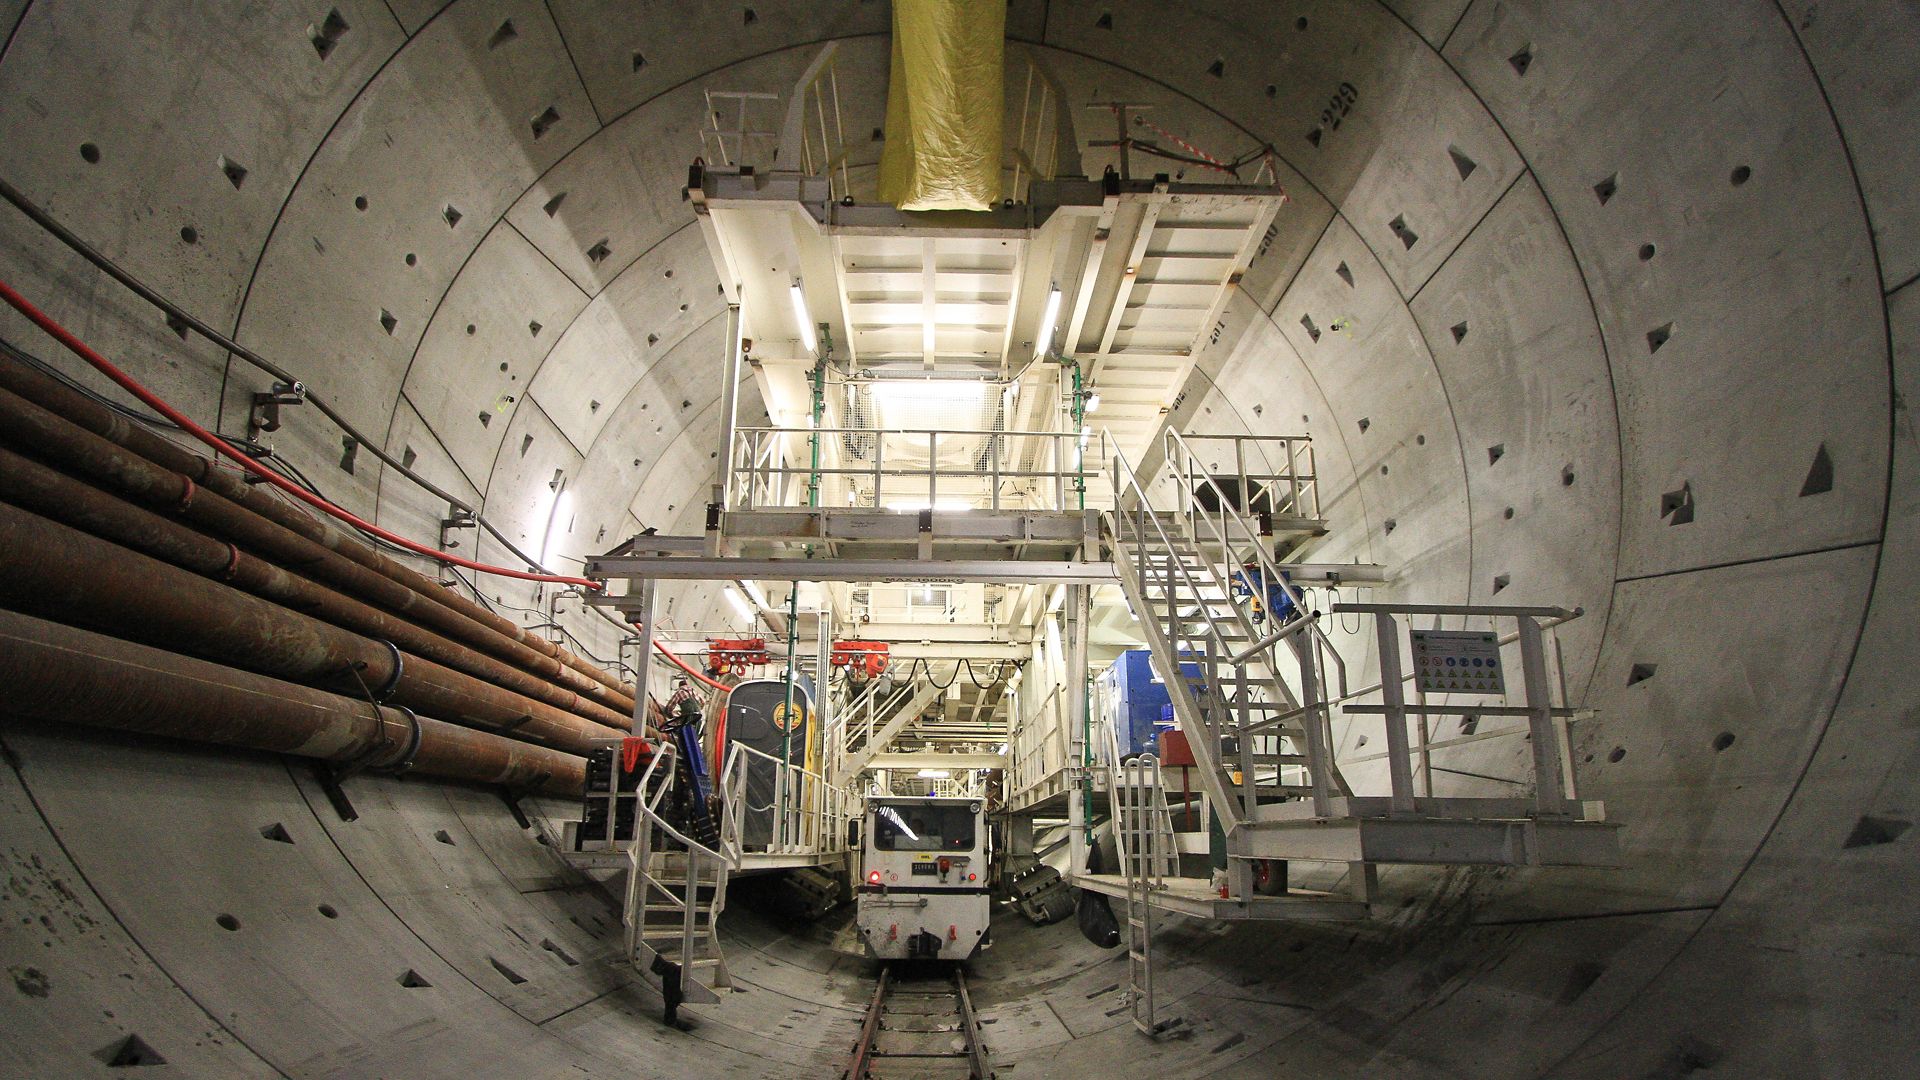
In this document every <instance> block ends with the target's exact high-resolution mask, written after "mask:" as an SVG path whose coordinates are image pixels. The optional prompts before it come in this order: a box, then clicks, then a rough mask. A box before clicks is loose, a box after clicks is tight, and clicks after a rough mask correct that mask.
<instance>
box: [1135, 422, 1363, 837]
mask: <svg viewBox="0 0 1920 1080" xmlns="http://www.w3.org/2000/svg"><path fill="white" fill-rule="evenodd" d="M1165 439H1166V450H1167V460H1168V462H1169V463H1174V462H1179V463H1181V465H1182V466H1183V467H1181V468H1178V469H1175V470H1172V475H1173V476H1174V477H1176V482H1177V484H1178V485H1179V491H1178V501H1177V505H1179V506H1180V507H1181V509H1180V510H1178V511H1176V512H1172V513H1167V512H1161V511H1156V510H1154V509H1153V508H1152V506H1151V505H1150V503H1149V502H1148V499H1147V496H1146V492H1145V489H1144V488H1143V486H1142V484H1141V482H1140V480H1139V478H1138V477H1137V476H1136V475H1135V474H1134V472H1133V467H1132V466H1131V465H1130V464H1129V463H1128V462H1127V460H1126V458H1125V457H1124V456H1121V455H1116V456H1115V457H1114V465H1113V468H1114V474H1115V475H1114V484H1115V490H1116V491H1117V492H1119V493H1120V498H1119V500H1118V506H1117V507H1116V509H1115V510H1114V512H1113V515H1112V519H1111V520H1112V529H1113V540H1114V564H1115V568H1116V570H1117V571H1118V572H1119V578H1120V584H1121V588H1122V590H1123V592H1124V593H1125V594H1126V597H1127V603H1128V605H1129V606H1130V607H1131V608H1132V609H1133V614H1134V617H1135V619H1136V620H1138V622H1139V623H1140V626H1141V628H1142V630H1143V631H1144V633H1145V636H1146V638H1147V641H1148V645H1149V647H1150V648H1151V649H1152V650H1153V654H1154V658H1155V662H1156V665H1157V666H1158V667H1160V668H1161V669H1162V673H1163V675H1165V674H1169V672H1168V670H1167V669H1170V668H1174V667H1176V666H1177V668H1178V669H1179V674H1178V675H1177V676H1174V677H1171V678H1169V680H1168V691H1169V695H1170V697H1171V698H1172V701H1173V707H1174V713H1175V716H1176V717H1177V718H1178V720H1179V723H1180V726H1181V728H1182V730H1184V731H1186V732H1187V733H1188V734H1189V745H1190V746H1191V747H1192V748H1193V753H1194V759H1195V763H1196V765H1197V766H1198V772H1199V776H1200V782H1201V788H1202V790H1203V791H1205V792H1206V794H1207V797H1208V800H1209V802H1210V803H1211V804H1212V806H1213V808H1214V812H1215V814H1216V815H1218V817H1219V819H1220V824H1221V827H1222V828H1223V829H1225V830H1226V831H1227V832H1228V833H1229V834H1232V833H1233V831H1234V830H1236V829H1237V828H1239V827H1240V826H1242V825H1243V824H1246V823H1249V822H1253V821H1257V820H1259V818H1260V816H1261V814H1260V808H1261V807H1262V806H1263V805H1270V804H1274V803H1279V802H1283V801H1288V800H1292V799H1296V798H1299V799H1310V800H1312V802H1313V804H1314V806H1315V808H1316V811H1317V812H1320V813H1325V812H1327V810H1328V809H1329V801H1330V800H1331V799H1333V798H1334V797H1337V796H1342V795H1349V794H1351V792H1350V791H1349V789H1348V788H1347V784H1346V781H1345V780H1344V779H1343V778H1342V777H1341V776H1340V772H1339V769H1338V768H1337V767H1336V766H1335V765H1334V764H1333V757H1332V754H1331V752H1330V737H1329V734H1328V730H1327V704H1326V700H1325V697H1326V694H1325V689H1324V688H1325V686H1326V684H1327V682H1328V679H1327V678H1326V676H1325V673H1326V672H1328V671H1329V670H1330V671H1332V672H1333V673H1334V678H1335V681H1337V682H1340V683H1344V681H1345V671H1344V667H1343V666H1342V664H1341V662H1340V659H1339V655H1338V653H1336V652H1335V651H1334V650H1333V647H1332V644H1331V642H1329V641H1327V639H1326V635H1325V633H1324V632H1323V631H1322V630H1321V628H1320V627H1319V625H1318V623H1317V622H1316V621H1315V620H1314V619H1313V618H1312V617H1310V616H1303V615H1300V614H1298V613H1299V612H1302V611H1304V605H1303V601H1302V598H1301V596H1300V594H1299V592H1298V591H1297V590H1295V589H1294V587H1293V586H1292V585H1291V584H1290V583H1289V582H1288V581H1287V579H1286V577H1285V576H1284V575H1283V574H1282V573H1281V571H1280V567H1279V566H1278V564H1277V563H1276V562H1275V560H1274V557H1273V555H1272V553H1271V552H1270V551H1269V550H1268V548H1267V544H1268V543H1269V542H1270V539H1271V538H1270V537H1268V536H1264V535H1263V534H1262V532H1261V530H1260V529H1259V527H1258V526H1257V525H1256V523H1255V522H1254V521H1252V520H1250V519H1249V518H1248V517H1247V516H1246V515H1245V514H1243V513H1242V512H1241V511H1240V510H1239V509H1237V508H1236V505H1235V503H1236V497H1235V496H1236V495H1237V493H1229V492H1227V491H1223V490H1221V489H1220V488H1219V487H1218V486H1217V485H1215V484H1214V482H1213V480H1212V478H1211V477H1208V476H1207V475H1206V474H1205V472H1204V471H1203V470H1200V468H1199V466H1198V465H1197V464H1195V463H1194V462H1193V460H1192V458H1193V455H1192V451H1191V448H1189V447H1188V446H1187V445H1186V442H1185V440H1184V439H1182V437H1181V436H1180V435H1179V434H1178V433H1176V432H1172V431H1169V432H1167V433H1166V435H1165ZM1202 490H1204V491H1206V492H1207V494H1208V495H1209V496H1210V497H1209V498H1207V499H1204V500H1203V499H1202V498H1200V497H1199V494H1200V492H1201V491H1202ZM1208 506H1211V507H1212V509H1207V507H1208ZM1236 585H1239V586H1240V587H1241V588H1242V589H1243V591H1247V592H1251V593H1252V595H1253V596H1255V597H1262V598H1264V597H1268V596H1278V595H1285V596H1286V597H1287V598H1288V599H1289V600H1290V601H1291V604H1292V609H1293V612H1294V613H1295V614H1294V617H1293V618H1291V620H1287V621H1283V619H1282V617H1281V616H1280V615H1279V614H1278V613H1277V612H1275V613H1270V612H1264V611H1261V612H1255V611H1253V610H1250V609H1251V608H1252V606H1253V605H1250V604H1243V603H1240V602H1237V601H1236V599H1235V596H1234V591H1235V586H1236Z"/></svg>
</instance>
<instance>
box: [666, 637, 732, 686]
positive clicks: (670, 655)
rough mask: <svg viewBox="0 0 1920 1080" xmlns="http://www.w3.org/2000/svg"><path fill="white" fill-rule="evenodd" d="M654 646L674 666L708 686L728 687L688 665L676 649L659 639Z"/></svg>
mask: <svg viewBox="0 0 1920 1080" xmlns="http://www.w3.org/2000/svg"><path fill="white" fill-rule="evenodd" d="M653 647H654V648H656V649H658V650H660V655H661V656H664V657H666V658H667V659H669V660H671V661H673V666H674V667H677V668H679V669H680V670H681V671H684V672H686V673H687V674H689V675H691V676H693V677H694V678H696V679H698V680H700V681H701V682H703V683H706V684H707V685H708V686H711V687H713V688H714V689H715V690H725V689H727V688H728V687H727V684H726V683H720V682H714V681H713V680H712V679H709V678H707V677H706V676H705V675H703V674H701V673H700V672H698V671H695V670H693V669H692V668H690V667H688V666H687V662H686V661H685V660H682V659H680V657H679V656H677V655H675V654H674V651H673V650H672V649H669V648H667V647H666V645H664V644H662V643H661V642H658V641H656V642H654V643H653Z"/></svg>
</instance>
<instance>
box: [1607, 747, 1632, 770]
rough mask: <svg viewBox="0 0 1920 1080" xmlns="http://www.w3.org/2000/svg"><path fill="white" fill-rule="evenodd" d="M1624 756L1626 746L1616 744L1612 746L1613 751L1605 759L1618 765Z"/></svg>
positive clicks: (1624, 758) (1625, 755)
mask: <svg viewBox="0 0 1920 1080" xmlns="http://www.w3.org/2000/svg"><path fill="white" fill-rule="evenodd" d="M1626 757H1627V749H1626V747H1624V746H1616V747H1614V748H1613V752H1612V753H1610V754H1608V755H1607V760H1608V761H1611V762H1613V763H1614V764H1615V765H1618V764H1620V762H1622V761H1624V760H1626Z"/></svg>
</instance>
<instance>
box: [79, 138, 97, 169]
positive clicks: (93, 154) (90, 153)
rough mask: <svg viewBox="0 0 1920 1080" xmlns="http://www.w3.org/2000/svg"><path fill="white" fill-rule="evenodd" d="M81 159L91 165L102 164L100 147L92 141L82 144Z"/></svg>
mask: <svg viewBox="0 0 1920 1080" xmlns="http://www.w3.org/2000/svg"><path fill="white" fill-rule="evenodd" d="M80 160H81V161H84V162H86V163H87V164H89V165H98V164H100V148H99V147H97V146H95V145H93V144H92V143H90V142H83V143H81V144H80Z"/></svg>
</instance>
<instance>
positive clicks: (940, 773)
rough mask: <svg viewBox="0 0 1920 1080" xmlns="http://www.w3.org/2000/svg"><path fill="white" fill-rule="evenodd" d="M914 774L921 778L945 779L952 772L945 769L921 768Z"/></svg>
mask: <svg viewBox="0 0 1920 1080" xmlns="http://www.w3.org/2000/svg"><path fill="white" fill-rule="evenodd" d="M914 775H916V776H918V777H919V778H920V779H922V780H945V779H947V778H948V777H950V776H952V775H953V774H952V773H951V772H948V771H947V770H945V769H921V770H920V771H919V772H918V773H915V774H914Z"/></svg>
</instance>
